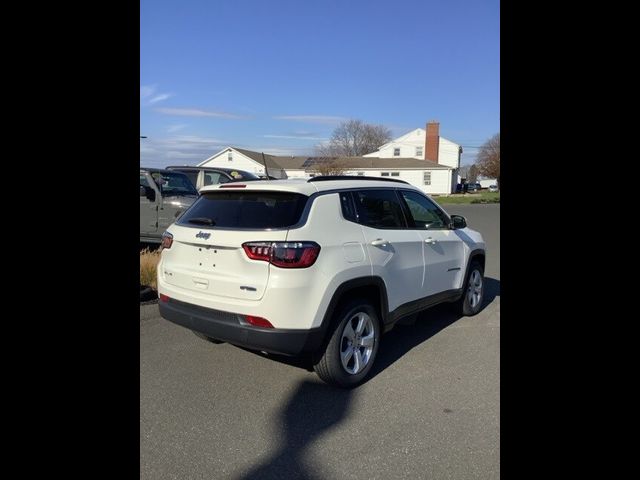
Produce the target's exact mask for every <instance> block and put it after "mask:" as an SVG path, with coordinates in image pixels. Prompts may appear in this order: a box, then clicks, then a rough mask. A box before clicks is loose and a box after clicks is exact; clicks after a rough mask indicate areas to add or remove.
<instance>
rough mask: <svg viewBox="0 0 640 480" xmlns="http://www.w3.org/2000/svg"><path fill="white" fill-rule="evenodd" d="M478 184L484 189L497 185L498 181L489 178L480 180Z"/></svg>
mask: <svg viewBox="0 0 640 480" xmlns="http://www.w3.org/2000/svg"><path fill="white" fill-rule="evenodd" d="M478 183H479V184H480V186H481V187H482V188H489V187H490V186H491V185H497V184H498V180H496V179H495V178H488V179H485V180H478Z"/></svg>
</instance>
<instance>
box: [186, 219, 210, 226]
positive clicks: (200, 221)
mask: <svg viewBox="0 0 640 480" xmlns="http://www.w3.org/2000/svg"><path fill="white" fill-rule="evenodd" d="M187 222H189V223H195V224H197V225H215V224H216V222H214V221H213V220H212V219H211V218H207V217H194V218H190V219H189V220H187Z"/></svg>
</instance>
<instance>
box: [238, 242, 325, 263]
mask: <svg viewBox="0 0 640 480" xmlns="http://www.w3.org/2000/svg"><path fill="white" fill-rule="evenodd" d="M242 248H244V251H245V253H246V254H247V256H248V257H249V258H250V259H252V260H262V261H265V262H269V263H271V264H272V265H275V266H276V267H281V268H307V267H310V266H311V265H313V264H314V263H315V262H316V259H317V258H318V254H319V253H320V245H318V244H317V243H315V242H247V243H243V244H242Z"/></svg>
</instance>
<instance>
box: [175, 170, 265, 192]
mask: <svg viewBox="0 0 640 480" xmlns="http://www.w3.org/2000/svg"><path fill="white" fill-rule="evenodd" d="M167 170H173V171H177V172H181V173H184V174H185V175H186V176H187V177H189V180H191V183H193V185H194V186H195V187H196V189H197V190H200V189H201V188H202V187H206V186H207V185H217V184H219V183H229V182H238V181H242V182H250V181H254V180H260V177H258V176H257V175H256V174H254V173H251V172H246V171H244V170H237V169H234V168H217V167H198V166H182V167H179V166H172V167H167Z"/></svg>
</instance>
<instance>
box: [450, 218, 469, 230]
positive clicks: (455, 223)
mask: <svg viewBox="0 0 640 480" xmlns="http://www.w3.org/2000/svg"><path fill="white" fill-rule="evenodd" d="M466 226H467V219H466V218H464V217H463V216H462V215H451V228H452V229H453V230H455V229H457V228H465V227H466Z"/></svg>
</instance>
